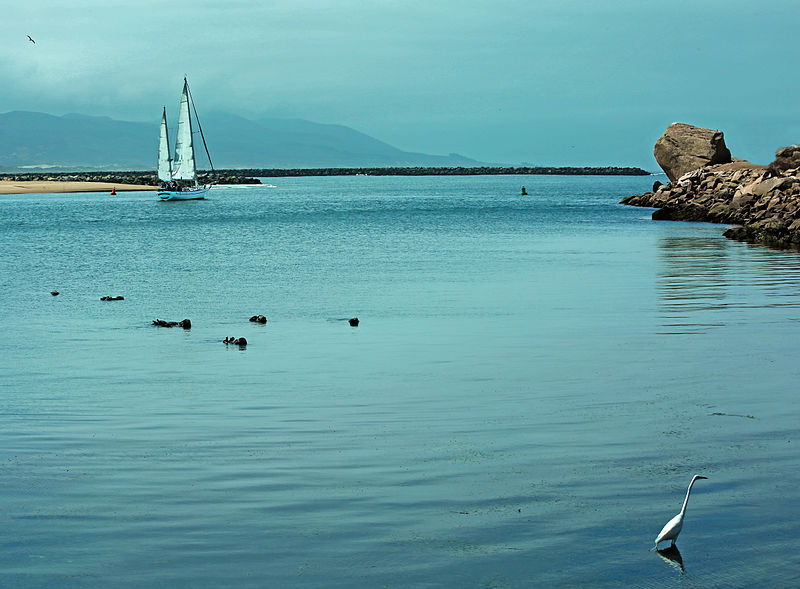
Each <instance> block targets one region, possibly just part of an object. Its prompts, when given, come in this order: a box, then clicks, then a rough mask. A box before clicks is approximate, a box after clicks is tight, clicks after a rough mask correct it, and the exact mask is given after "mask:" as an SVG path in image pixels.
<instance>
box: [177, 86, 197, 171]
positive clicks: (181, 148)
mask: <svg viewBox="0 0 800 589" xmlns="http://www.w3.org/2000/svg"><path fill="white" fill-rule="evenodd" d="M176 135H177V136H176V138H175V167H174V169H173V172H172V177H173V178H174V179H175V180H190V181H192V182H194V181H196V180H197V170H196V169H195V164H194V145H193V143H192V119H191V117H190V116H189V85H188V82H187V81H186V78H184V80H183V93H182V94H181V106H180V109H179V111H178V132H177V133H176Z"/></svg>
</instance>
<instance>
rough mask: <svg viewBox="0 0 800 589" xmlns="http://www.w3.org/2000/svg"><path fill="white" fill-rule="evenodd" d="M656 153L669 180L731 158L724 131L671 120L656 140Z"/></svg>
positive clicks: (654, 152)
mask: <svg viewBox="0 0 800 589" xmlns="http://www.w3.org/2000/svg"><path fill="white" fill-rule="evenodd" d="M653 155H654V156H655V158H656V161H657V162H658V165H659V166H661V169H662V170H664V172H665V173H666V174H667V178H669V179H670V182H675V181H676V180H678V178H680V177H681V176H683V175H684V174H686V173H687V172H691V171H693V170H696V169H697V168H702V167H704V166H711V165H715V164H726V163H729V162H730V161H731V152H730V150H729V149H728V148H727V147H726V146H725V136H724V134H723V133H722V131H715V130H713V129H703V128H701V127H695V126H694V125H687V124H686V123H672V124H671V125H670V126H669V127H667V130H666V131H664V134H663V135H662V136H661V137H660V138H659V139H658V141H656V144H655V147H654V148H653Z"/></svg>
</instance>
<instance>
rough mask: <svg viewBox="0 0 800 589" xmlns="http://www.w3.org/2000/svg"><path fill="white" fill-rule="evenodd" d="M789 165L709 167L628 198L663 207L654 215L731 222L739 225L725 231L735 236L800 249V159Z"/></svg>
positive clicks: (632, 202) (631, 202) (630, 201)
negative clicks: (786, 166) (793, 165)
mask: <svg viewBox="0 0 800 589" xmlns="http://www.w3.org/2000/svg"><path fill="white" fill-rule="evenodd" d="M786 149H789V148H784V149H781V150H779V151H778V154H781V153H783V152H785V150H786ZM777 159H780V155H779V157H778V158H777ZM784 165H785V164H783V163H778V164H776V163H775V162H773V163H772V164H770V165H769V166H757V165H755V164H751V163H749V162H744V161H741V160H739V161H735V162H732V163H730V164H723V165H717V166H706V167H703V168H700V169H697V170H694V171H692V172H689V173H687V174H684V175H683V176H681V177H680V178H679V179H678V181H677V182H670V183H668V184H664V185H663V186H660V187H659V188H658V190H656V191H655V192H646V193H644V194H635V195H633V196H629V197H628V198H626V199H624V200H623V201H622V203H623V204H628V205H634V206H645V207H654V208H657V209H658V210H657V211H655V212H654V213H653V219H661V220H673V221H705V222H711V223H727V224H730V225H734V227H731V228H729V229H728V230H727V231H725V233H724V235H725V236H726V237H729V238H731V239H736V240H739V241H746V242H749V243H759V244H763V245H767V246H770V247H775V248H780V249H800V162H798V165H797V167H793V168H786V169H783V171H781V172H777V170H779V169H781V167H783V166H784Z"/></svg>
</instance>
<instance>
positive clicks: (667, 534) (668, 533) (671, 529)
mask: <svg viewBox="0 0 800 589" xmlns="http://www.w3.org/2000/svg"><path fill="white" fill-rule="evenodd" d="M707 478H708V477H704V476H700V475H699V474H696V475H694V476H693V477H692V482H691V483H689V488H688V489H686V499H684V500H683V507H681V512H680V513H679V514H678V515H676V516H675V517H673V518H672V519H671V520H669V521H668V522H667V525H666V526H664V528H663V529H662V530H661V532H659V534H658V536H656V545H655V547H656V548H658V543H659V542H663V541H665V540H672V544H671V546H675V539H676V538H677V537H678V534H680V533H681V528H682V527H683V518H684V516H686V504H687V503H689V493H691V492H692V485H694V482H695V481H696V480H697V479H707Z"/></svg>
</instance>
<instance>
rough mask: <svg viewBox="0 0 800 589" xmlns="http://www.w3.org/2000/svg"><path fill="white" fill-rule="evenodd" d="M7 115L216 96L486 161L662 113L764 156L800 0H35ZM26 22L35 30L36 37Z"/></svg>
mask: <svg viewBox="0 0 800 589" xmlns="http://www.w3.org/2000/svg"><path fill="white" fill-rule="evenodd" d="M2 12H3V15H2V22H0V30H2V37H1V38H0V43H1V44H2V51H0V87H2V91H0V112H7V111H11V110H36V111H43V112H49V113H52V114H57V115H60V114H65V113H68V112H80V113H85V114H96V115H109V116H112V117H114V118H121V119H125V120H137V121H144V120H148V121H152V122H154V123H155V122H157V121H158V120H159V118H160V113H161V106H162V105H166V106H167V109H168V111H169V112H173V113H174V112H175V110H177V102H178V94H179V92H180V86H181V82H182V80H181V78H182V76H183V75H184V74H187V75H188V76H189V82H190V84H191V87H192V93H193V95H194V98H195V102H196V103H197V106H198V109H199V110H200V114H201V117H202V114H203V112H204V111H205V112H210V111H212V110H224V111H228V112H232V113H235V114H240V115H242V116H246V117H249V118H252V117H257V116H276V117H297V118H304V119H309V120H312V121H316V122H321V123H338V124H343V125H348V126H351V127H354V128H356V129H358V130H359V131H362V132H364V133H367V134H369V135H372V136H374V137H376V138H378V139H381V140H383V141H386V142H388V143H390V144H392V145H394V146H396V147H399V148H401V149H405V150H409V151H420V152H425V153H435V154H445V153H450V152H458V153H461V154H463V155H467V156H470V157H473V158H476V159H479V160H482V161H488V162H505V163H511V164H519V163H522V162H527V163H530V164H539V165H547V164H551V165H572V164H574V165H640V166H643V167H645V168H647V169H655V168H656V164H655V160H654V159H653V157H652V147H653V143H654V142H655V140H656V139H658V137H659V136H660V135H661V133H662V132H663V131H664V129H665V128H666V126H667V125H669V124H670V123H672V122H674V121H682V122H687V123H691V124H695V125H699V126H703V127H710V128H715V129H721V130H722V131H724V132H725V138H726V142H727V144H728V146H729V147H730V148H731V151H732V153H733V155H734V156H736V157H743V158H745V159H750V160H751V161H754V162H756V163H769V161H771V160H772V158H773V155H774V151H775V149H776V148H778V147H780V146H783V145H789V144H792V143H800V78H799V77H798V74H797V64H798V63H800V44H799V43H797V40H796V39H797V30H798V26H800V2H797V0H784V1H770V0H763V1H762V2H754V1H753V0H724V1H723V0H691V1H684V0H677V1H676V0H669V1H667V0H624V1H623V0H602V1H601V0H594V1H588V0H581V1H577V0H553V1H551V0H522V1H516V0H508V1H503V0H496V1H489V0H486V1H472V0H458V1H455V0H403V1H392V0H384V1H380V2H378V1H366V0H364V1H354V0H336V1H332V0H331V1H329V0H259V1H246V2H245V1H238V0H227V1H225V0H214V1H207V0H171V1H169V2H164V1H160V0H159V1H155V0H137V1H120V0H70V2H64V1H63V0H25V1H19V2H9V3H7V4H6V5H4V7H3V11H2ZM26 35H31V37H33V38H34V39H35V41H36V44H35V45H34V44H32V43H31V42H29V41H28V39H27V37H26Z"/></svg>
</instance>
